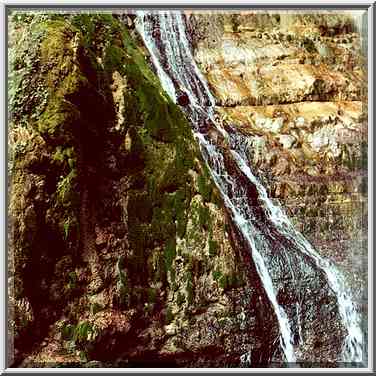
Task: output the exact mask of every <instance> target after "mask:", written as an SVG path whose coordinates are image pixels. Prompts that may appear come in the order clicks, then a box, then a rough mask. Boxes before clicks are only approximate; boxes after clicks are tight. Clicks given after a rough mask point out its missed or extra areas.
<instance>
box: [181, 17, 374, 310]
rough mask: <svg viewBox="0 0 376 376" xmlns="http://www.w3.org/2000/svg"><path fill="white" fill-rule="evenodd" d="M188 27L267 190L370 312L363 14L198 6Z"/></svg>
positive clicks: (224, 114)
mask: <svg viewBox="0 0 376 376" xmlns="http://www.w3.org/2000/svg"><path fill="white" fill-rule="evenodd" d="M210 22H211V23H214V25H212V24H210V27H209V25H208V24H209V23H210ZM188 25H189V26H190V28H191V31H192V35H193V37H192V45H193V47H194V48H195V59H196V61H197V63H198V64H199V65H200V67H201V69H202V71H203V72H204V73H205V75H206V77H207V80H208V82H209V84H210V87H211V89H212V92H213V94H214V95H215V97H216V101H217V105H218V108H217V109H218V113H219V115H220V117H221V119H222V122H223V123H224V125H225V126H227V127H235V128H236V129H237V130H239V131H241V132H242V133H243V134H244V135H246V136H247V138H248V140H249V162H250V166H251V168H252V170H253V171H254V172H255V173H256V174H257V175H258V176H259V177H260V178H261V179H262V180H263V181H264V183H265V186H266V187H267V189H268V193H269V196H270V197H273V198H274V199H275V200H276V201H278V202H279V203H280V204H281V205H282V207H283V208H284V210H286V211H287V213H288V215H289V216H290V218H292V219H293V221H294V223H295V225H296V227H297V228H298V229H299V230H300V231H301V232H302V233H303V234H304V235H305V236H306V237H308V239H309V240H310V241H311V242H312V243H313V244H314V245H315V247H316V248H317V249H318V250H319V251H320V253H321V254H323V255H325V256H327V257H329V258H330V259H332V260H333V261H334V262H335V263H336V264H337V265H338V266H340V268H341V269H342V270H343V271H344V272H345V273H347V274H346V277H347V280H348V282H349V283H350V284H351V285H352V287H353V290H354V298H355V299H356V300H357V301H358V303H360V305H361V309H362V310H363V311H364V312H366V310H367V305H366V303H365V300H364V296H365V295H364V294H365V289H366V280H367V273H366V265H367V256H366V255H367V252H366V246H365V244H366V243H365V239H366V231H367V225H366V223H367V123H366V121H367V105H366V103H367V102H366V100H367V94H366V93H367V85H366V73H365V58H364V56H365V55H364V53H363V51H364V41H362V39H361V37H360V34H359V30H358V28H357V27H358V26H359V25H358V23H357V20H356V19H355V18H354V17H352V16H351V15H350V14H348V13H347V14H345V13H343V14H341V13H339V12H338V11H335V12H330V11H329V12H328V13H325V12H320V14H318V13H315V14H305V13H297V12H282V13H279V14H277V13H275V12H273V11H270V12H265V11H253V12H250V11H247V12H240V13H236V14H235V13H233V14H229V13H224V12H222V13H221V12H204V13H201V12H200V13H199V12H193V13H190V14H189V15H188ZM209 28H210V29H211V30H213V32H212V33H208V29H209Z"/></svg>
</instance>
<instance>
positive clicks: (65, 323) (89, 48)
mask: <svg viewBox="0 0 376 376" xmlns="http://www.w3.org/2000/svg"><path fill="white" fill-rule="evenodd" d="M123 18H124V17H123ZM125 25H128V26H125ZM128 27H129V28H130V29H128ZM139 44H140V42H139V39H138V37H137V35H136V33H135V32H134V30H133V25H132V20H131V19H130V18H129V19H127V20H126V22H124V20H121V19H120V17H117V16H113V15H110V14H102V15H101V14H98V15H85V14H78V15H70V16H62V15H58V14H56V15H44V14H30V13H15V14H13V15H12V16H11V22H10V46H9V47H10V72H9V89H10V101H9V106H10V107H9V115H10V122H9V147H10V154H9V177H10V179H9V183H10V185H9V198H10V199H9V212H8V215H9V225H10V226H9V227H10V232H9V234H10V236H9V257H8V260H9V272H10V273H9V297H10V306H9V314H10V321H9V334H10V338H11V340H12V341H13V345H14V348H11V349H10V352H11V353H10V354H9V358H10V361H11V362H13V364H14V365H22V366H25V367H30V366H35V365H38V366H62V365H67V364H70V365H75V366H80V365H87V366H94V367H95V366H101V365H106V366H110V367H111V366H116V365H121V366H134V365H141V366H142V365H147V364H152V365H153V364H155V365H185V366H196V367H197V366H209V365H212V366H221V365H239V358H240V355H241V354H243V353H244V352H247V351H249V350H250V349H253V356H254V357H255V359H254V363H255V364H261V363H263V362H266V361H267V359H270V357H271V356H272V353H273V351H274V350H275V346H276V342H277V340H276V339H277V338H278V329H277V326H276V321H275V317H274V314H273V313H272V310H271V308H270V303H268V300H267V299H266V297H265V292H264V291H263V289H262V287H261V283H260V281H259V279H258V277H257V273H256V272H255V270H254V269H253V268H254V267H253V265H252V263H251V262H249V259H247V255H245V254H244V252H243V251H242V246H241V239H240V238H239V234H238V233H237V232H236V230H235V228H234V226H233V225H232V223H231V221H230V220H229V218H228V215H227V213H226V210H225V209H224V205H223V202H222V200H221V198H220V195H219V193H218V191H217V189H216V188H215V187H214V185H213V183H212V182H211V179H210V177H209V173H208V171H207V168H206V166H205V164H204V163H203V161H202V159H201V157H200V154H199V151H198V150H197V147H196V144H195V141H194V139H193V137H192V134H191V129H190V125H189V124H188V122H187V121H186V119H185V118H184V116H183V114H182V113H181V111H180V109H179V108H178V107H177V106H176V105H175V104H173V103H172V102H171V100H170V99H169V98H168V97H167V96H166V94H165V93H164V92H163V91H162V89H161V87H160V84H159V82H158V79H157V78H156V77H155V76H154V74H153V73H152V71H151V70H150V68H149V66H148V63H147V60H146V58H145V56H144V55H143V53H142V52H141V51H142V50H141V49H139V47H138V45H139ZM248 257H249V256H248ZM265 326H267V330H266V329H265V328H264V327H265ZM265 332H267V333H268V335H267V336H265ZM89 361H91V362H90V363H88V362H89Z"/></svg>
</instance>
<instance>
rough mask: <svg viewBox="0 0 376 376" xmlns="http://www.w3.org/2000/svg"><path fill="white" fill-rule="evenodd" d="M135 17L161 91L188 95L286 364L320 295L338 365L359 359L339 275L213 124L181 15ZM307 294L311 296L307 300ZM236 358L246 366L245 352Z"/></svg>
mask: <svg viewBox="0 0 376 376" xmlns="http://www.w3.org/2000/svg"><path fill="white" fill-rule="evenodd" d="M137 16H138V17H137V30H138V31H139V33H140V34H141V36H142V38H143V40H144V43H145V45H146V47H147V48H148V50H149V51H150V55H151V59H152V62H153V65H154V67H155V69H156V72H157V74H158V76H159V78H160V81H161V84H162V86H163V88H164V90H165V91H166V92H167V94H168V95H169V96H170V97H171V99H172V100H173V101H174V102H175V103H176V102H177V100H178V98H179V93H182V92H183V93H185V95H187V97H188V100H185V101H184V110H185V112H186V114H187V116H188V118H189V120H190V122H191V124H192V129H193V133H194V136H195V138H196V139H197V141H198V143H199V146H200V150H201V153H202V155H203V157H204V159H205V161H206V163H207V165H208V167H209V170H210V172H211V175H212V177H213V180H214V181H215V183H216V185H217V187H218V189H219V190H220V192H221V194H222V197H223V200H224V203H225V205H226V207H227V208H228V209H229V211H230V212H231V214H232V218H233V220H234V223H235V224H236V226H237V227H238V229H239V231H240V232H241V234H242V235H243V238H244V240H245V242H246V243H247V244H248V248H249V249H250V252H251V256H252V259H253V262H254V264H255V266H256V270H257V272H258V274H259V276H260V279H261V282H262V284H263V288H264V290H265V292H266V295H267V297H268V299H269V301H270V303H271V305H272V307H273V309H274V312H275V314H276V317H277V320H278V324H279V329H280V346H281V348H282V350H283V354H284V356H285V360H286V362H289V363H294V362H296V349H297V348H299V346H301V345H302V344H303V343H304V338H303V337H304V330H303V329H302V326H303V323H304V322H305V319H307V317H308V316H309V312H310V311H309V308H307V307H309V306H310V305H317V307H320V305H321V300H320V299H322V294H326V295H328V296H329V297H330V296H331V295H333V296H334V299H335V300H336V304H337V306H338V312H339V316H340V320H341V321H342V324H343V326H344V327H345V329H346V330H347V335H346V338H345V340H344V345H343V351H342V354H340V359H338V360H339V361H346V362H360V361H364V359H363V358H362V355H363V351H362V350H363V349H362V347H363V333H362V331H361V329H360V316H359V314H358V312H357V311H356V309H355V306H354V304H353V303H352V301H351V298H350V295H349V293H348V292H347V290H346V288H345V283H344V281H343V278H342V277H341V275H340V274H339V272H338V271H337V270H336V268H335V267H334V265H332V264H331V263H330V262H329V261H328V260H326V259H323V258H322V257H321V256H320V255H319V254H318V253H317V252H316V251H315V250H314V249H313V247H312V246H311V245H310V244H309V243H308V241H307V240H306V239H305V238H304V237H303V236H302V235H301V234H300V233H299V232H298V231H296V230H295V229H294V227H293V225H292V224H291V222H290V221H289V219H288V218H287V216H286V215H285V214H284V212H283V211H282V209H281V208H280V207H278V206H277V205H275V204H273V202H272V201H271V200H270V199H269V198H268V195H267V192H266V189H265V188H264V187H263V185H262V184H261V183H260V181H259V180H258V179H257V178H256V176H255V175H254V174H253V172H252V171H251V168H250V167H249V165H248V163H247V161H248V159H247V149H248V148H249V145H248V141H247V139H246V138H245V137H244V136H242V135H241V134H240V133H238V132H236V130H233V129H227V130H226V129H224V128H223V127H222V126H221V124H220V123H219V122H218V121H216V118H215V112H214V108H215V99H214V97H213V95H212V94H211V92H210V90H209V88H208V85H207V83H206V80H205V79H204V77H203V75H202V73H201V72H200V70H199V69H198V68H197V66H196V64H195V61H194V58H193V56H192V53H191V49H190V45H189V42H188V38H187V35H186V25H185V20H184V17H183V15H182V14H181V12H179V11H159V12H144V11H138V12H137ZM156 31H157V32H156ZM186 99H187V98H186ZM209 130H210V131H209ZM218 139H222V140H224V142H222V144H225V145H226V147H223V146H221V145H219V143H218V142H217V140H218ZM230 167H231V168H230ZM307 291H311V292H312V293H311V294H310V296H309V297H307ZM304 294H305V296H303V295H304ZM318 309H320V308H318ZM320 314H321V315H322V316H323V317H319V318H317V319H318V321H320V320H326V318H325V314H328V315H329V314H331V312H324V311H323V310H322V311H320ZM333 314H334V315H335V312H334V313H333ZM329 316H330V315H329ZM329 316H328V318H329ZM306 321H307V320H306ZM312 335H314V333H313V334H312ZM318 335H319V334H318ZM296 338H297V340H296ZM242 359H243V361H244V362H249V361H250V356H249V354H248V355H247V354H245V355H243V356H242Z"/></svg>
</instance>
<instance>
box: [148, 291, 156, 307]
mask: <svg viewBox="0 0 376 376" xmlns="http://www.w3.org/2000/svg"><path fill="white" fill-rule="evenodd" d="M147 291H148V302H149V303H151V304H154V303H156V302H157V290H156V289H153V288H149V289H148V290H147Z"/></svg>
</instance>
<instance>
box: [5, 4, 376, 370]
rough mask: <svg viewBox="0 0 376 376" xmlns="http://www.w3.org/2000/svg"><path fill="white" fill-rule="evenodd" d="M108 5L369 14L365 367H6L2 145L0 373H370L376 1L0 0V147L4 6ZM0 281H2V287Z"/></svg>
mask: <svg viewBox="0 0 376 376" xmlns="http://www.w3.org/2000/svg"><path fill="white" fill-rule="evenodd" d="M111 5H114V6H115V7H116V6H124V7H132V6H137V7H143V6H149V7H158V6H161V5H163V6H171V8H174V6H178V7H179V8H183V7H184V8H190V7H191V6H196V7H198V6H200V7H202V8H205V7H208V8H209V7H210V8H212V7H218V8H220V7H228V8H232V7H237V6H239V7H247V6H249V7H255V6H256V7H260V6H265V7H268V6H273V7H276V8H275V9H284V8H286V7H290V9H291V7H293V6H296V7H297V8H299V7H301V8H303V9H306V8H308V7H310V6H312V8H313V9H316V8H317V7H318V6H322V8H325V9H329V8H331V7H338V8H340V7H353V8H356V9H359V8H363V9H365V10H366V11H367V12H368V30H367V38H368V367H367V368H239V369H234V368H231V369H229V368H156V369H153V368H6V361H7V354H6V342H5V341H6V331H7V329H6V325H7V323H6V322H5V318H6V309H7V302H6V301H5V300H6V296H7V294H6V293H5V291H6V289H7V279H6V271H7V266H6V251H7V247H6V245H7V240H6V239H7V229H6V223H7V220H6V217H5V216H7V207H6V203H7V200H6V195H7V186H6V184H7V177H6V174H7V168H6V163H7V155H6V148H4V154H3V155H4V163H2V164H1V169H0V173H1V177H2V179H3V180H2V181H3V184H2V185H1V187H2V191H1V193H2V194H1V207H2V208H3V213H4V222H3V226H2V227H1V233H0V237H1V239H4V240H3V247H4V253H3V256H4V257H3V258H2V259H1V266H2V271H3V273H4V279H3V280H2V285H1V286H0V296H1V300H2V302H4V310H1V316H0V319H1V322H2V323H3V325H1V329H0V338H3V340H2V341H1V346H2V348H1V350H2V351H1V357H0V370H1V371H2V372H1V373H3V372H4V373H9V374H12V373H72V372H74V373H103V372H105V373H135V374H138V373H162V374H167V373H169V374H170V373H197V372H200V373H269V374H270V373H339V374H342V373H365V374H370V373H371V374H373V373H374V372H375V371H374V357H373V355H374V347H373V345H374V317H373V313H374V309H373V305H374V295H373V294H374V292H373V291H372V287H373V282H374V276H373V267H374V256H373V249H374V247H373V232H372V225H373V205H374V202H373V188H374V174H373V168H374V152H373V144H374V137H375V133H374V130H373V118H374V117H373V113H374V109H373V106H372V104H373V98H374V97H373V83H374V80H375V78H374V76H373V71H374V69H373V64H374V53H375V51H374V27H373V22H374V17H375V2H374V1H370V0H366V1H364V0H361V1H352V0H343V1H340V0H329V1H325V0H316V1H314V2H313V1H305V0H290V1H289V2H283V1H263V0H253V1H249V0H236V1H234V2H230V1H229V0H206V1H202V0H188V1H184V2H180V3H178V2H177V0H164V1H160V2H159V1H157V0H154V1H153V0H146V1H142V0H141V1H138V0H127V1H121V0H112V1H111V2H109V3H103V2H101V1H98V0H81V1H77V0H66V1H56V0H55V1H53V0H52V1H51V0H39V1H37V2H34V1H32V0H23V1H22V0H10V1H6V0H0V20H1V22H0V24H1V25H2V26H3V25H4V26H3V27H2V30H3V32H2V33H1V35H2V37H1V42H0V44H1V57H2V58H1V62H0V68H1V72H2V75H1V78H2V79H1V87H2V90H1V98H2V100H1V107H0V113H1V114H2V117H1V118H2V123H3V129H2V132H1V141H2V145H6V142H7V140H6V135H7V128H6V125H7V119H6V116H7V111H6V106H5V100H6V97H7V93H6V84H5V83H6V79H7V73H6V72H5V69H6V63H5V62H6V60H5V59H7V46H6V45H5V42H6V38H7V32H8V31H7V30H5V25H6V19H5V18H6V16H7V14H6V6H8V7H11V6H17V7H19V6H25V8H28V7H32V6H39V7H40V8H43V7H49V6H51V7H59V6H61V7H68V6H73V7H79V6H82V7H88V6H93V7H101V6H103V7H105V8H108V7H111ZM3 284H4V285H3Z"/></svg>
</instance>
